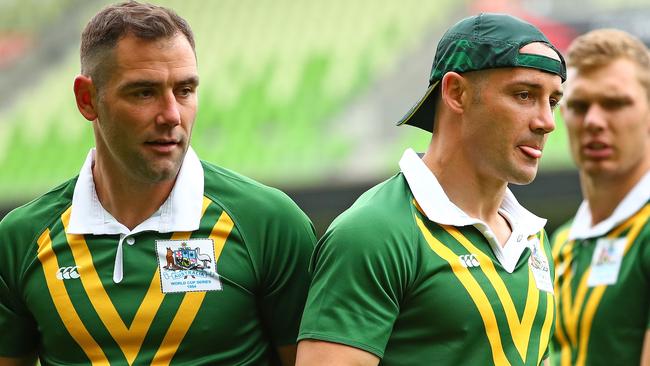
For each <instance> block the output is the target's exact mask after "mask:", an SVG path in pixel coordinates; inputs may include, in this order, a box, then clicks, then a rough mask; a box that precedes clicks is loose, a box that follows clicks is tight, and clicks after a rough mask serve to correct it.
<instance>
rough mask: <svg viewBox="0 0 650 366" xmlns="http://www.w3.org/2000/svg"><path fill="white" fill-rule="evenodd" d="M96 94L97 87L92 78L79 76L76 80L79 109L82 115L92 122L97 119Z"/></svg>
mask: <svg viewBox="0 0 650 366" xmlns="http://www.w3.org/2000/svg"><path fill="white" fill-rule="evenodd" d="M96 94H97V91H96V89H95V85H94V84H93V81H92V79H91V78H90V77H88V76H85V75H79V76H77V77H76V78H75V79H74V96H75V99H76V101H77V108H78V109H79V112H80V113H81V115H82V116H84V118H85V119H87V120H89V121H91V122H92V121H94V120H96V119H97V109H96V106H95V96H96Z"/></svg>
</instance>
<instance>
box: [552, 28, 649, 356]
mask: <svg viewBox="0 0 650 366" xmlns="http://www.w3.org/2000/svg"><path fill="white" fill-rule="evenodd" d="M648 52H649V51H648V48H647V47H646V46H645V45H644V44H643V42H641V40H639V39H638V38H636V37H634V36H632V35H630V34H628V33H626V32H623V31H620V30H616V29H599V30H594V31H591V32H589V33H587V34H584V35H582V36H580V37H578V38H576V39H575V40H574V41H573V42H572V43H571V45H570V46H569V49H568V53H567V65H568V71H567V75H568V77H567V84H566V89H565V93H566V100H565V102H563V103H562V105H561V110H562V116H563V117H564V120H565V122H566V127H567V131H568V135H569V145H570V147H571V155H572V157H573V160H574V161H575V163H576V165H577V166H578V170H579V174H580V186H581V188H582V195H583V197H584V201H583V202H582V204H581V205H580V208H578V212H577V213H576V216H575V217H574V218H573V219H572V220H570V221H569V222H568V223H566V224H565V225H564V226H562V227H561V228H560V229H558V230H557V231H556V232H555V234H554V240H553V259H554V261H555V263H556V266H557V277H556V279H557V281H556V283H555V292H556V299H557V308H558V312H557V327H556V329H555V334H554V337H553V356H552V362H553V364H554V365H558V366H559V365H562V366H564V365H580V366H582V365H642V366H650V55H649V54H648Z"/></svg>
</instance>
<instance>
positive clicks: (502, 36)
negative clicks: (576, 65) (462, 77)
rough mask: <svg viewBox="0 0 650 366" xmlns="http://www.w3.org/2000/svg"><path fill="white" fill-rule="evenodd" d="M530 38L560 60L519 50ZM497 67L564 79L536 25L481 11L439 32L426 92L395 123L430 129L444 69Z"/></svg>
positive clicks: (561, 64) (562, 69) (562, 68)
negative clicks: (543, 45) (553, 75)
mask: <svg viewBox="0 0 650 366" xmlns="http://www.w3.org/2000/svg"><path fill="white" fill-rule="evenodd" d="M533 42H542V43H545V44H547V45H548V46H549V47H550V48H551V49H553V50H554V51H555V52H557V54H558V56H559V57H560V60H561V61H558V60H555V59H553V58H550V57H547V56H542V55H536V54H529V53H520V52H519V50H520V49H521V48H522V47H523V46H525V45H527V44H529V43H533ZM499 67H529V68H533V69H538V70H542V71H545V72H549V73H552V74H556V75H559V76H560V78H562V81H563V82H564V80H566V64H565V62H564V58H563V57H562V54H561V53H560V52H559V51H558V50H557V49H556V48H555V47H554V46H553V45H552V44H551V42H550V41H549V40H548V39H547V38H546V36H545V35H544V34H543V33H542V32H541V31H540V30H539V29H537V28H536V27H535V26H533V25H532V24H530V23H527V22H525V21H523V20H521V19H519V18H515V17H513V16H510V15H506V14H490V13H481V14H479V15H475V16H472V17H469V18H465V19H463V20H461V21H460V22H458V23H456V24H455V25H454V26H453V27H451V28H449V30H447V32H446V33H445V34H444V35H443V36H442V39H441V40H440V42H439V43H438V48H437V49H436V56H435V58H434V59H433V68H432V69H431V76H430V77H429V88H428V89H427V92H426V93H425V94H424V97H422V99H420V101H419V102H418V103H417V104H415V105H414V106H413V108H411V110H410V111H409V112H408V113H407V114H406V116H404V118H402V120H400V121H399V122H398V123H397V125H401V124H404V123H406V124H408V125H411V126H416V127H420V128H421V129H423V130H426V131H429V132H432V131H433V124H434V119H435V114H436V111H435V97H434V95H435V94H436V93H434V90H435V89H436V87H437V86H438V84H439V82H440V80H441V79H442V77H443V76H444V75H445V74H446V73H447V72H449V71H454V72H458V73H463V72H468V71H476V70H484V69H494V68H499Z"/></svg>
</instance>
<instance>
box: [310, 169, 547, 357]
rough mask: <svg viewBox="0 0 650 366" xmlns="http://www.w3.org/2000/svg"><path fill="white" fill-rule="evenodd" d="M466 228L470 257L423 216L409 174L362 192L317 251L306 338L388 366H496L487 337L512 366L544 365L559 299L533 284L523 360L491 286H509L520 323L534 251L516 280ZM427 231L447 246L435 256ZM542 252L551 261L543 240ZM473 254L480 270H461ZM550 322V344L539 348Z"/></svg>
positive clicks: (522, 262) (312, 267)
mask: <svg viewBox="0 0 650 366" xmlns="http://www.w3.org/2000/svg"><path fill="white" fill-rule="evenodd" d="M418 221H419V222H420V223H421V225H422V226H419V225H418ZM458 230H459V231H460V234H461V235H462V236H463V237H465V238H466V239H467V240H468V241H469V242H470V243H471V245H473V246H475V247H476V249H472V250H469V249H467V248H466V247H465V246H463V245H462V244H461V242H460V241H459V239H458V240H457V239H455V238H454V237H453V236H452V235H451V232H453V228H445V227H442V226H440V225H438V224H436V223H434V222H431V221H429V220H428V219H427V218H426V216H425V215H423V214H422V213H420V211H419V210H418V208H417V207H416V205H415V204H414V202H413V196H412V194H411V192H410V190H409V187H408V184H407V183H406V180H405V178H404V177H403V175H402V174H401V173H400V174H397V175H396V176H394V177H392V178H390V179H389V180H388V181H386V182H384V183H382V184H380V185H378V186H376V187H374V188H372V189H371V190H369V191H368V192H366V193H364V194H363V195H362V196H361V197H360V198H359V199H358V200H357V202H356V203H355V204H354V205H353V206H352V207H351V208H350V209H349V210H347V211H346V212H344V213H343V214H342V215H341V216H339V217H338V218H337V219H336V220H335V221H334V222H333V223H332V225H331V226H330V228H329V229H328V230H327V232H326V233H325V235H324V236H323V238H322V239H321V240H320V241H319V243H318V244H317V245H316V249H315V251H314V255H313V256H312V262H311V265H310V270H311V271H312V275H313V279H312V285H311V288H310V290H309V296H308V299H307V305H306V306H305V313H304V314H303V319H302V323H301V326H300V334H299V336H298V339H316V340H323V341H329V342H335V343H342V344H346V345H349V346H352V347H356V348H359V349H362V350H365V351H368V352H370V353H373V354H375V355H376V356H378V357H380V358H381V359H382V360H381V365H385V366H392V365H441V366H445V365H450V366H451V365H454V366H457V365H490V364H496V363H497V361H496V358H495V355H494V354H493V353H492V348H491V346H490V343H489V340H488V335H487V334H488V333H489V334H490V337H492V339H493V340H496V341H498V342H500V343H501V346H497V348H498V349H500V350H501V352H502V353H503V355H504V357H505V359H506V360H507V362H509V363H510V364H511V365H537V364H538V360H539V359H540V358H541V357H542V356H543V354H544V353H545V352H546V350H547V345H548V340H549V338H550V335H551V331H552V326H553V319H554V317H553V306H552V304H553V299H552V295H551V294H548V295H547V294H546V293H545V292H543V291H540V290H538V289H537V288H536V287H534V286H535V285H534V282H533V288H531V294H534V296H532V297H531V299H530V303H531V304H530V306H531V309H533V308H534V309H536V310H534V311H531V316H532V317H531V320H532V321H531V329H530V330H529V331H528V330H527V331H524V332H523V333H522V335H521V338H522V339H525V342H524V343H526V344H527V349H526V352H525V353H524V357H521V356H520V354H519V352H518V351H517V348H516V346H515V342H514V341H513V337H512V335H511V330H510V328H509V326H508V322H507V320H506V312H507V311H508V309H507V306H506V305H503V304H502V302H501V301H500V299H499V297H498V296H497V293H496V290H495V287H494V286H493V285H492V284H491V283H490V281H489V280H488V275H491V276H494V277H493V278H497V282H499V281H500V282H501V283H502V284H503V286H504V287H503V288H504V291H505V297H508V298H511V299H512V304H513V307H514V309H512V310H511V311H510V315H512V316H513V318H512V319H515V318H516V319H517V320H518V319H520V318H521V315H522V314H523V312H524V308H525V304H526V300H527V292H528V287H529V286H528V285H529V280H530V281H534V280H532V278H529V265H528V263H529V262H528V259H529V257H530V250H526V251H525V254H524V255H522V258H521V259H520V261H519V263H518V264H517V266H516V268H515V271H514V272H513V273H512V274H508V273H507V272H506V271H505V270H504V269H503V268H502V267H501V265H500V264H499V262H498V260H497V259H496V257H495V256H494V254H493V252H492V250H491V248H490V246H489V243H488V241H487V240H486V239H485V237H484V236H483V235H482V234H481V233H480V232H479V231H478V230H477V229H475V228H474V227H472V226H470V227H463V228H459V229H458ZM426 233H430V234H431V235H432V236H433V237H434V238H436V240H439V241H440V243H441V244H439V245H438V244H436V245H437V246H436V247H435V248H436V249H435V250H433V249H432V247H431V246H430V244H429V241H427V239H426V237H425V234H426ZM426 235H428V234H426ZM538 235H543V233H540V234H538ZM544 252H545V255H546V257H547V258H550V246H549V244H548V241H547V240H546V239H545V238H544ZM439 253H443V256H440V255H439ZM445 253H446V254H445ZM468 254H475V255H477V258H478V260H479V261H480V266H477V267H471V268H469V267H468V268H465V267H463V266H462V264H461V261H462V258H463V257H461V256H463V255H468ZM444 256H446V257H445V258H447V259H445V258H443V257H444ZM449 260H450V261H449ZM465 263H467V261H466V262H465ZM490 264H491V265H492V266H493V267H492V269H490ZM452 265H453V266H455V269H456V270H457V271H459V272H463V273H465V275H467V276H468V277H469V278H470V281H476V283H477V284H478V289H477V290H478V291H477V292H479V293H482V294H483V296H485V298H486V299H487V300H488V301H487V302H485V301H483V299H482V298H480V296H477V295H476V291H475V292H474V293H473V295H471V294H470V292H469V291H468V290H467V289H466V288H465V287H464V285H463V284H462V283H461V281H460V279H459V277H457V276H456V275H455V274H454V272H453V271H452ZM552 273H553V270H552V269H551V274H552ZM531 276H532V275H531ZM472 296H474V298H475V299H477V300H476V301H474V300H473V298H472ZM535 296H539V300H538V301H534V297H535ZM548 304H551V306H550V307H548ZM533 306H534V307H533ZM478 307H481V308H482V309H484V310H486V311H487V312H493V313H494V319H496V323H495V324H493V325H491V326H488V327H487V328H486V326H485V325H484V320H483V318H482V316H481V314H480V313H479V311H478ZM547 310H548V314H547ZM547 315H549V316H548V317H547ZM544 323H546V325H547V328H546V329H547V331H546V341H543V340H542V341H540V338H541V337H540V336H541V334H542V327H543V324H544ZM488 329H489V330H488ZM522 351H523V349H522ZM523 358H525V361H524V359H523Z"/></svg>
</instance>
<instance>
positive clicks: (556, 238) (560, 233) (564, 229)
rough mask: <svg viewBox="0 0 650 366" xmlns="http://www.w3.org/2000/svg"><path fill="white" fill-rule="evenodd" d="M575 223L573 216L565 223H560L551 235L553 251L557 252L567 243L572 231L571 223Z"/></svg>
mask: <svg viewBox="0 0 650 366" xmlns="http://www.w3.org/2000/svg"><path fill="white" fill-rule="evenodd" d="M572 224H573V218H572V219H570V220H569V221H567V222H565V223H564V224H562V225H560V226H559V227H558V228H557V229H555V231H553V234H552V235H551V236H550V242H551V248H552V249H553V253H556V252H558V251H559V250H560V248H561V247H562V246H564V244H566V242H567V240H568V238H569V232H570V231H571V225H572Z"/></svg>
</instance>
